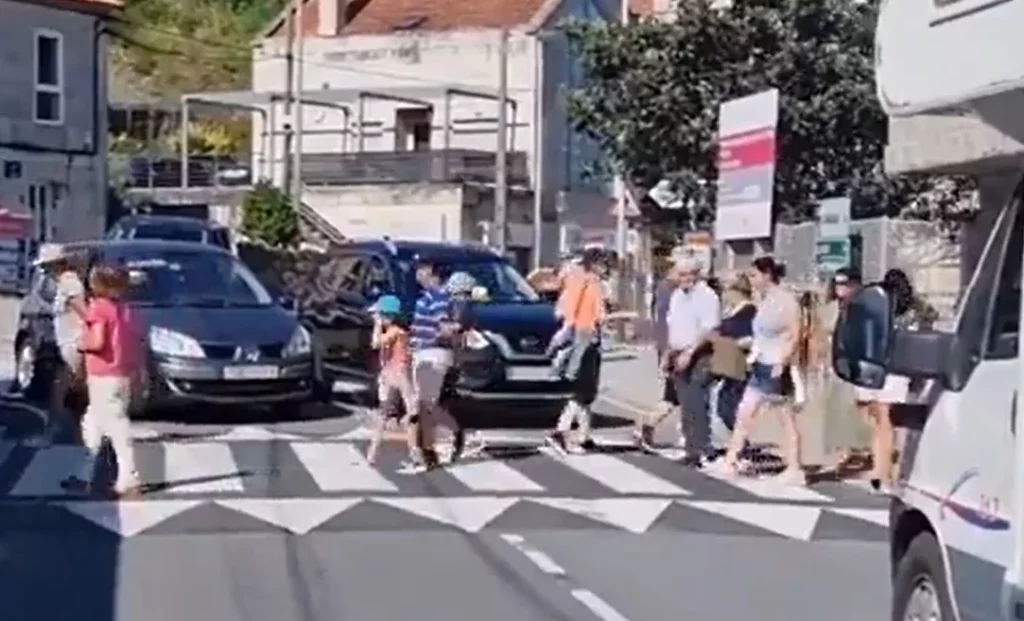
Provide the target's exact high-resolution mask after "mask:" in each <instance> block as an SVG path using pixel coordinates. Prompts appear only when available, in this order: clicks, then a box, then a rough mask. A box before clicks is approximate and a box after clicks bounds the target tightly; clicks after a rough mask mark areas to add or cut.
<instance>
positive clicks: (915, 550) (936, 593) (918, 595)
mask: <svg viewBox="0 0 1024 621" xmlns="http://www.w3.org/2000/svg"><path fill="white" fill-rule="evenodd" d="M955 618H956V617H955V616H954V614H953V603H952V598H950V595H949V588H948V583H947V580H946V566H945V563H944V562H943V560H942V550H941V549H940V548H939V542H938V541H937V540H936V539H935V535H933V534H931V533H929V532H923V533H921V534H919V535H918V536H917V537H915V538H914V540H913V541H911V542H910V546H909V547H908V548H907V551H906V553H905V554H904V555H903V557H902V558H901V559H900V560H899V563H898V564H897V566H896V573H895V576H894V577H893V598H892V619H893V621H953V620H954V619H955Z"/></svg>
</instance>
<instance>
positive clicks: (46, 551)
mask: <svg viewBox="0 0 1024 621" xmlns="http://www.w3.org/2000/svg"><path fill="white" fill-rule="evenodd" d="M113 519H115V520H116V519H117V518H116V516H114V518H113ZM120 547H121V539H120V538H119V537H117V536H116V535H113V534H112V533H108V532H106V531H103V530H101V529H99V528H98V527H94V526H92V525H90V524H89V523H88V522H86V521H85V520H80V519H79V518H76V517H73V516H72V515H71V514H69V513H67V512H65V511H62V510H61V509H58V508H56V507H54V506H47V505H38V504H32V505H28V504H26V505H18V506H7V507H4V508H3V509H2V510H0V601H2V602H3V618H4V621H38V620H40V619H95V620H96V621H113V619H116V618H117V617H118V615H117V604H116V600H117V591H118V583H119V577H118V573H119V570H120V567H119V565H120Z"/></svg>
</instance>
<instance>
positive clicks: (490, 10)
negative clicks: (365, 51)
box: [342, 0, 544, 34]
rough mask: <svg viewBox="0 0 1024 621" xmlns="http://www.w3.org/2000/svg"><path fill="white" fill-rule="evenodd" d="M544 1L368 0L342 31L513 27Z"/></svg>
mask: <svg viewBox="0 0 1024 621" xmlns="http://www.w3.org/2000/svg"><path fill="white" fill-rule="evenodd" d="M543 5H544V0H369V2H367V3H366V6H365V7H364V8H363V10H362V11H360V12H359V13H358V14H356V15H355V16H354V17H353V19H352V21H351V22H349V23H348V24H347V25H346V26H345V28H344V30H343V31H342V33H343V34H385V33H391V32H395V31H396V30H402V29H403V28H409V29H410V30H426V31H435V32H436V31H445V30H463V29H466V30H468V29H475V28H480V29H486V28H513V27H515V26H521V25H523V24H526V23H528V22H529V21H530V20H531V19H532V18H533V17H534V15H536V14H537V12H538V11H539V10H540V8H541V6H543ZM415 22H419V23H418V24H416V26H415V28H413V27H412V24H414V23H415Z"/></svg>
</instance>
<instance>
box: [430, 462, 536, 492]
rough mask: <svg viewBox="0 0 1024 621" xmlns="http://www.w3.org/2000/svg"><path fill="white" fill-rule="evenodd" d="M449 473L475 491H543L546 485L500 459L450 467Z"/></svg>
mask: <svg viewBox="0 0 1024 621" xmlns="http://www.w3.org/2000/svg"><path fill="white" fill-rule="evenodd" d="M448 474H450V475H451V476H453V477H455V478H456V479H457V480H458V481H459V482H460V483H462V484H463V485H465V486H466V487H468V488H469V489H471V490H473V491H475V492H543V491H544V487H543V486H542V485H540V484H539V483H537V482H536V481H534V480H533V479H531V478H530V477H528V476H526V475H525V474H523V473H521V472H519V471H518V470H516V469H515V468H513V467H511V466H509V465H508V464H506V463H504V462H500V461H479V462H470V463H463V464H456V465H454V466H450V467H448Z"/></svg>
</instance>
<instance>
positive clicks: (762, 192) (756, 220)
mask: <svg viewBox="0 0 1024 621" xmlns="http://www.w3.org/2000/svg"><path fill="white" fill-rule="evenodd" d="M778 120H779V91H777V90H775V89H772V90H768V91H764V92H761V93H757V94H755V95H750V96H748V97H742V98H740V99H733V100H731V101H727V102H725V103H723V104H722V107H721V110H720V111H719V114H718V200H717V212H716V214H715V239H717V240H719V241H731V240H740V239H763V238H766V237H771V235H772V194H773V190H774V184H775V149H776V126H777V124H778Z"/></svg>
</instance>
